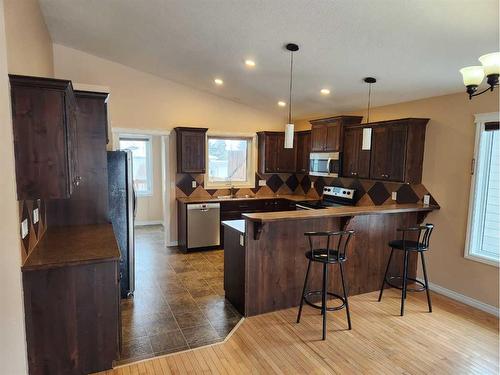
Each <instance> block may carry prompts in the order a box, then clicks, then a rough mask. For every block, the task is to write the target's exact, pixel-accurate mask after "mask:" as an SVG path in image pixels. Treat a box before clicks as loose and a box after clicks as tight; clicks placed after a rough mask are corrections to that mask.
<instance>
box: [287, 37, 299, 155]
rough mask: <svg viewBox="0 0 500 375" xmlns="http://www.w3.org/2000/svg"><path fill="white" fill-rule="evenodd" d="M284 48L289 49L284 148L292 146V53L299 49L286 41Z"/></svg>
mask: <svg viewBox="0 0 500 375" xmlns="http://www.w3.org/2000/svg"><path fill="white" fill-rule="evenodd" d="M286 49H287V50H288V51H290V91H289V97H288V124H286V126H285V148H293V135H294V125H293V124H292V88H293V53H294V52H297V51H298V50H299V46H298V45H296V44H295V43H288V44H287V45H286Z"/></svg>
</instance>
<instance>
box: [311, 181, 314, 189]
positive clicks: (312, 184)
mask: <svg viewBox="0 0 500 375" xmlns="http://www.w3.org/2000/svg"><path fill="white" fill-rule="evenodd" d="M311 189H314V181H311Z"/></svg>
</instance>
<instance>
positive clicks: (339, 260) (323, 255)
mask: <svg viewBox="0 0 500 375" xmlns="http://www.w3.org/2000/svg"><path fill="white" fill-rule="evenodd" d="M353 234H354V231H353V230H349V231H339V232H306V233H304V235H305V236H306V237H307V238H308V240H309V248H310V250H309V251H307V252H306V254H305V255H306V258H307V259H309V262H308V264H307V271H306V277H305V279H304V288H303V289H302V297H301V299H300V307H299V312H298V315H297V323H300V316H301V314H302V307H303V306H304V302H305V303H307V304H308V305H309V306H312V307H314V308H316V309H320V310H321V314H322V315H323V340H325V339H326V312H327V311H335V310H340V309H343V308H345V309H346V314H347V324H348V325H349V329H351V316H350V314H349V302H348V300H347V291H346V284H345V280H344V267H343V263H344V262H345V261H346V260H347V253H346V251H347V245H348V244H349V240H350V239H351V236H352V235H353ZM313 239H317V240H318V242H321V240H323V243H325V242H326V246H324V247H319V248H315V247H314V246H313ZM330 245H332V247H330ZM311 262H318V263H321V264H323V286H322V289H321V290H313V291H306V290H307V281H308V278H309V271H310V270H311ZM330 264H332V265H333V264H338V265H339V268H340V278H341V280H342V290H343V294H344V295H343V296H340V295H338V294H335V293H332V292H328V265H330ZM319 295H320V296H321V306H320V305H317V304H314V303H312V302H311V301H309V299H308V298H309V297H311V296H319ZM327 296H330V297H333V298H336V299H339V300H340V301H341V302H342V304H341V305H340V306H335V307H327V306H326V301H327Z"/></svg>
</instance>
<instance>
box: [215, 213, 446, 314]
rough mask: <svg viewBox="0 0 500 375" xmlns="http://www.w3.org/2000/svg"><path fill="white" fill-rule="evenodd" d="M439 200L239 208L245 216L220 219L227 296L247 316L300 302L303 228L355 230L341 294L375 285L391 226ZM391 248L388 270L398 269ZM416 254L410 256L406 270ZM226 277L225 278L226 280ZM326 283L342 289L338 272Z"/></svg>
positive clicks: (406, 222) (313, 282)
mask: <svg viewBox="0 0 500 375" xmlns="http://www.w3.org/2000/svg"><path fill="white" fill-rule="evenodd" d="M438 208H439V206H433V205H430V206H429V205H423V204H394V205H382V206H354V207H345V206H344V207H332V208H328V209H324V210H310V211H287V212H263V213H249V214H244V215H243V217H244V220H229V221H224V222H223V223H222V224H223V226H224V231H225V237H226V244H225V258H227V259H228V260H229V259H231V260H232V261H231V262H227V263H226V265H225V270H224V276H225V281H224V288H225V290H226V298H228V299H229V300H230V301H231V303H233V305H234V306H235V307H236V308H237V309H238V310H239V311H240V312H241V313H242V314H243V315H244V316H253V315H259V314H263V313H267V312H271V311H276V310H281V309H285V308H289V307H293V306H297V305H298V304H299V302H300V295H301V292H302V287H303V282H304V276H305V273H306V269H307V261H306V258H305V256H304V253H305V252H306V251H307V250H309V245H308V242H307V241H306V239H305V237H304V232H308V231H339V230H350V229H352V230H354V231H355V235H354V237H353V239H352V241H351V242H350V244H349V247H348V252H347V258H348V259H347V262H346V264H345V267H346V268H345V269H346V278H347V285H348V287H347V288H348V294H349V295H356V294H362V293H367V292H371V291H374V290H378V289H379V288H380V283H381V281H382V278H383V275H384V272H385V267H386V265H387V261H388V258H389V254H390V249H389V248H388V247H387V243H388V242H389V241H390V240H393V239H395V238H396V236H397V232H396V229H397V228H400V227H409V226H415V225H417V224H420V223H422V222H423V221H424V219H425V217H426V216H427V214H428V213H429V212H431V211H433V210H435V209H438ZM402 266H403V259H402V257H401V255H400V254H395V255H394V257H393V261H392V262H391V267H390V269H389V273H390V274H393V275H399V274H401V272H402ZM315 267H319V266H318V265H315V264H313V265H312V266H311V273H310V278H309V288H310V289H320V283H321V272H320V269H319V268H318V269H316V268H315ZM416 270H417V258H416V257H415V256H411V257H410V262H409V277H413V278H414V277H415V275H416ZM226 278H227V280H226ZM329 288H330V290H331V291H333V292H334V293H340V292H341V284H340V275H339V273H338V272H333V273H332V277H331V278H330V281H329Z"/></svg>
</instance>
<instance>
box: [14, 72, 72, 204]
mask: <svg viewBox="0 0 500 375" xmlns="http://www.w3.org/2000/svg"><path fill="white" fill-rule="evenodd" d="M9 78H10V86H11V99H12V122H13V133H14V152H15V160H16V179H17V198H18V200H24V199H37V198H43V199H59V198H69V197H70V195H71V193H72V191H73V188H74V186H77V185H78V184H79V183H80V176H79V170H78V135H77V131H78V129H77V120H76V102H75V97H74V93H73V87H72V85H71V82H70V81H67V80H60V79H51V78H40V77H27V76H18V75H10V76H9Z"/></svg>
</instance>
